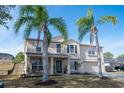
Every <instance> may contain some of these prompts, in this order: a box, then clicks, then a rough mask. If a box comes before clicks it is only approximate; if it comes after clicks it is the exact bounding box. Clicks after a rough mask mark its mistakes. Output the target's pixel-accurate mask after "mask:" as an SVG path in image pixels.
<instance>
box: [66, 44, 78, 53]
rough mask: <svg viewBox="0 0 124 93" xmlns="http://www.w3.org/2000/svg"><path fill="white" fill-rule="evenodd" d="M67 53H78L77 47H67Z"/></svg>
mask: <svg viewBox="0 0 124 93" xmlns="http://www.w3.org/2000/svg"><path fill="white" fill-rule="evenodd" d="M67 53H77V46H76V45H67Z"/></svg>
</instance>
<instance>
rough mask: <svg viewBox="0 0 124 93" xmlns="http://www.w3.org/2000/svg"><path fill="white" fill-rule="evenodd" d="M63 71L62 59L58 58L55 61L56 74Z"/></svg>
mask: <svg viewBox="0 0 124 93" xmlns="http://www.w3.org/2000/svg"><path fill="white" fill-rule="evenodd" d="M61 73H62V60H56V62H55V74H61Z"/></svg>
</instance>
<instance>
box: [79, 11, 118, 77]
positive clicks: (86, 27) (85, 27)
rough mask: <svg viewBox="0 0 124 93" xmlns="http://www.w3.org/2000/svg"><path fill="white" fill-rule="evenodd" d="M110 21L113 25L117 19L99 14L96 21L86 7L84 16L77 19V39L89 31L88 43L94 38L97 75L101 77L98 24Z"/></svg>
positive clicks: (91, 43) (91, 42)
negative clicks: (97, 66) (97, 67)
mask: <svg viewBox="0 0 124 93" xmlns="http://www.w3.org/2000/svg"><path fill="white" fill-rule="evenodd" d="M109 22H111V23H112V24H113V25H115V24H116V23H117V19H116V17H115V16H101V17H100V18H99V19H98V20H97V21H95V20H94V16H93V10H92V9H88V11H87V15H86V16H85V17H81V18H79V19H78V20H77V26H78V32H79V41H81V40H82V39H83V37H84V36H85V35H86V34H87V33H88V32H90V45H91V46H92V45H93V41H94V36H95V39H96V51H97V61H98V65H99V76H100V77H103V73H102V65H101V64H102V63H101V55H100V47H99V39H98V32H99V31H98V29H97V27H98V25H102V24H105V23H109Z"/></svg>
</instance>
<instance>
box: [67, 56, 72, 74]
mask: <svg viewBox="0 0 124 93" xmlns="http://www.w3.org/2000/svg"><path fill="white" fill-rule="evenodd" d="M67 73H68V74H70V73H71V72H70V59H69V58H68V67H67Z"/></svg>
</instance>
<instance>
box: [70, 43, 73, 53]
mask: <svg viewBox="0 0 124 93" xmlns="http://www.w3.org/2000/svg"><path fill="white" fill-rule="evenodd" d="M70 52H71V53H74V45H70Z"/></svg>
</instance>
